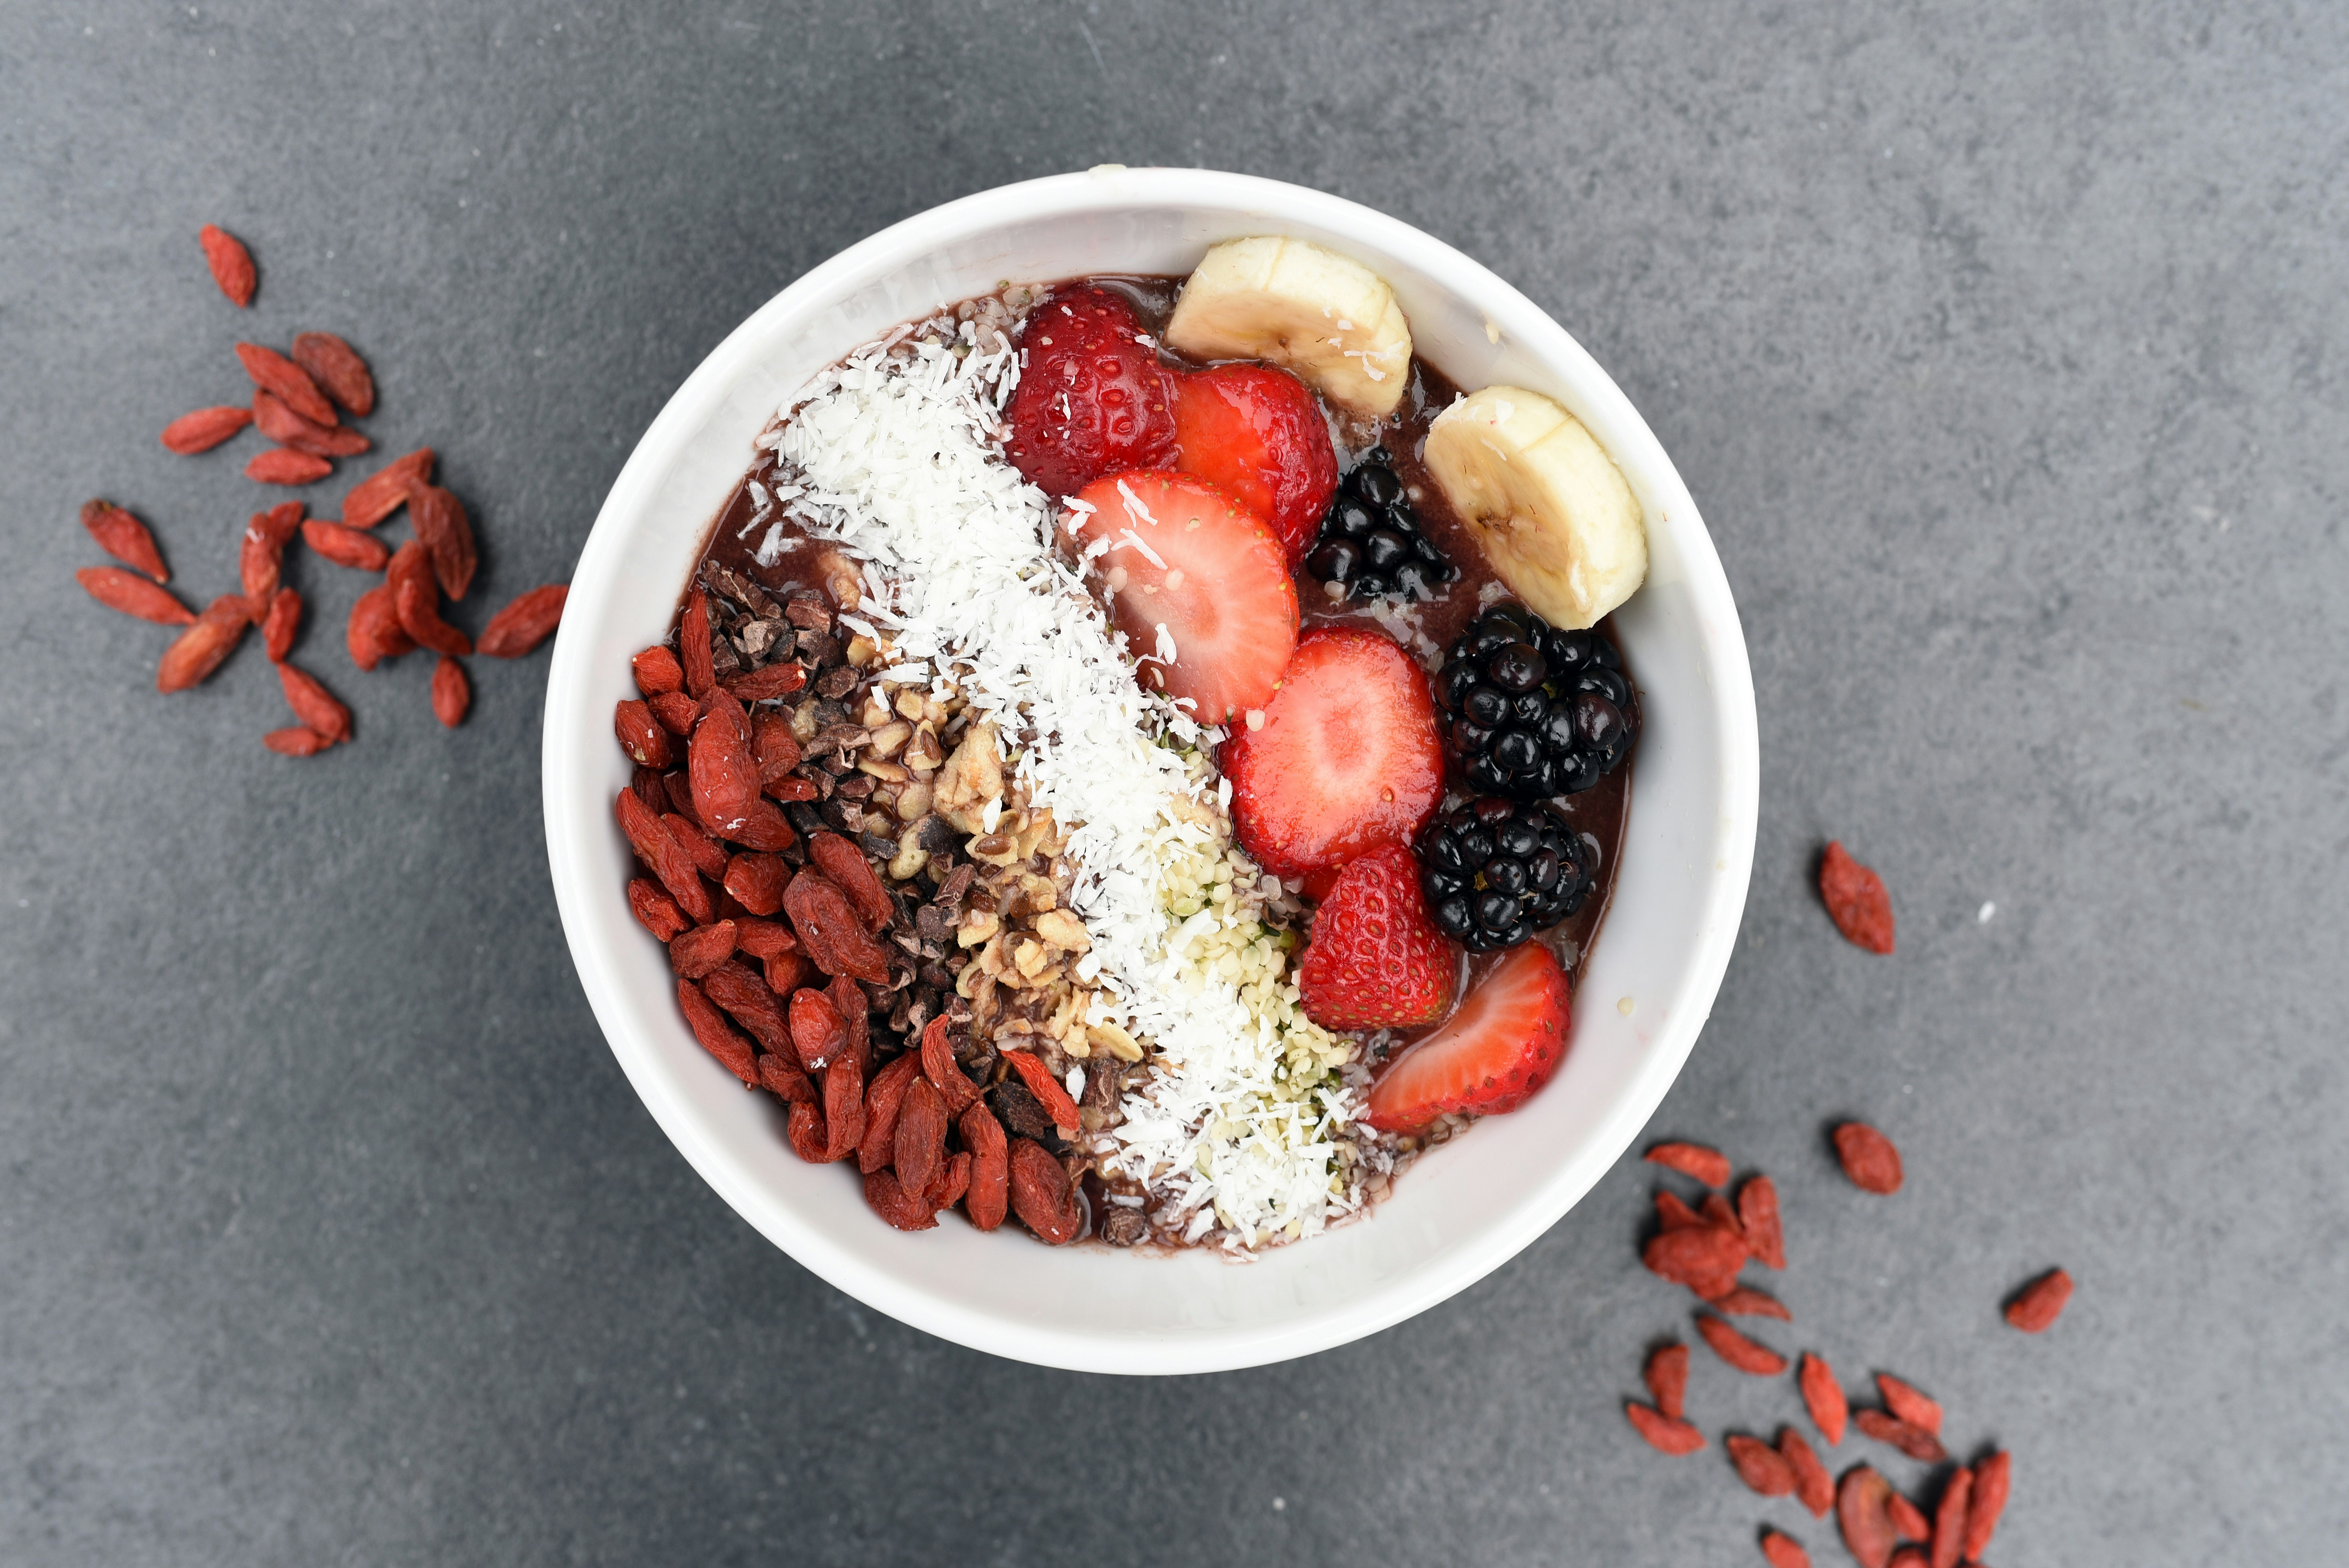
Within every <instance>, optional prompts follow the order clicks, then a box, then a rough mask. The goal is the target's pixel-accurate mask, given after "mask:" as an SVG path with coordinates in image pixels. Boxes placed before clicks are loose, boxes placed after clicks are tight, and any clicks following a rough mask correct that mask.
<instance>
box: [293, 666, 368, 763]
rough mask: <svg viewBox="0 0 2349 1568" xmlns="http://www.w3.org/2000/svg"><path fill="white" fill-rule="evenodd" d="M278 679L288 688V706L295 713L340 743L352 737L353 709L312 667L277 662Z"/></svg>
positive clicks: (322, 733)
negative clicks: (318, 677)
mask: <svg viewBox="0 0 2349 1568" xmlns="http://www.w3.org/2000/svg"><path fill="white" fill-rule="evenodd" d="M277 683H278V685H279V686H282V687H283V688H284V689H285V706H286V707H290V708H292V709H293V710H294V717H296V718H298V719H300V720H301V721H302V722H303V723H304V724H305V725H307V726H309V727H311V728H312V729H315V730H316V731H317V732H318V733H319V734H321V735H323V736H325V737H326V738H327V739H328V740H331V741H334V742H336V744H337V745H339V744H340V743H342V742H343V741H346V740H348V739H349V738H351V710H350V709H349V708H347V707H344V706H343V705H342V704H341V703H340V702H338V701H336V698H335V694H334V693H332V692H330V691H328V690H327V689H326V687H325V686H321V685H319V684H318V680H317V677H316V676H313V675H311V674H310V673H309V672H308V671H306V670H303V669H300V668H297V667H296V666H295V665H289V664H280V665H278V666H277Z"/></svg>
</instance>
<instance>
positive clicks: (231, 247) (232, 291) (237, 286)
mask: <svg viewBox="0 0 2349 1568" xmlns="http://www.w3.org/2000/svg"><path fill="white" fill-rule="evenodd" d="M196 243H198V244H199V245H202V247H203V248H204V265H205V266H206V267H207V268H209V269H211V272H212V282H213V283H215V284H219V285H220V292H221V293H222V294H226V295H227V296H228V297H229V303H230V304H233V305H235V306H236V307H237V309H239V310H243V308H244V307H245V306H247V305H249V304H252V303H253V291H254V287H255V286H257V285H258V284H259V283H260V282H261V275H260V273H257V272H255V271H254V265H253V253H252V252H251V251H248V250H246V249H245V248H244V242H243V241H242V240H239V239H238V238H237V237H236V236H235V235H233V234H232V233H230V232H228V231H227V230H225V229H222V228H220V227H218V226H217V225H215V224H212V223H207V224H205V225H204V226H203V227H202V228H201V229H199V230H197V231H196Z"/></svg>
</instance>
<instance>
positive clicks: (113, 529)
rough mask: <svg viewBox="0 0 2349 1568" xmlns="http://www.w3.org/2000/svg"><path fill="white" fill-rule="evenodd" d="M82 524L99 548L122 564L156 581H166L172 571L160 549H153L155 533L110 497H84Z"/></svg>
mask: <svg viewBox="0 0 2349 1568" xmlns="http://www.w3.org/2000/svg"><path fill="white" fill-rule="evenodd" d="M81 525H82V527H84V528H86V529H88V531H89V536H90V538H92V539H94V540H96V541H97V542H98V548H99V549H100V550H103V551H105V552H107V553H108V554H109V555H111V556H113V557H114V559H116V560H117V561H119V562H122V564H124V565H125V566H129V567H133V568H136V569H137V570H138V571H140V572H143V573H146V574H147V575H148V576H150V577H151V578H153V579H154V580H155V581H156V582H158V583H169V582H170V581H171V571H170V570H169V569H168V568H167V567H165V566H164V564H163V552H161V551H160V550H158V549H156V548H155V536H154V534H153V533H151V532H150V531H148V527H147V525H146V524H145V523H143V522H141V521H139V520H138V519H137V518H136V517H134V516H132V515H131V514H130V513H129V511H125V510H123V509H122V508H121V507H119V506H117V505H115V504H114V503H113V502H112V501H110V500H86V501H84V502H82V503H81Z"/></svg>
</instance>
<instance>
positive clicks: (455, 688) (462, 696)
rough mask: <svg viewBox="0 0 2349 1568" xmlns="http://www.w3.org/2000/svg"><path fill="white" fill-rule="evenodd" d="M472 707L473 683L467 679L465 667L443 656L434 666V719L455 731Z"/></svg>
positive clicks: (434, 662)
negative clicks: (467, 710)
mask: <svg viewBox="0 0 2349 1568" xmlns="http://www.w3.org/2000/svg"><path fill="white" fill-rule="evenodd" d="M472 706H473V683H472V682H471V681H470V680H468V679H466V678H465V666H464V665H460V664H459V663H458V662H457V661H456V660H454V659H452V658H450V656H449V655H446V654H443V655H440V657H439V658H438V659H436V660H434V661H433V665H432V717H435V718H437V719H439V720H440V722H441V723H442V724H444V725H446V726H448V727H450V729H454V728H456V727H458V726H459V725H460V724H462V723H464V722H465V710H466V709H468V708H470V707H472Z"/></svg>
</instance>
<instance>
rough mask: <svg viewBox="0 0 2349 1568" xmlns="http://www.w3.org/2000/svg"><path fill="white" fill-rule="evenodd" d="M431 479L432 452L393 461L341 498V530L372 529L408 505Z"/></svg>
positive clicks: (418, 452) (418, 451)
mask: <svg viewBox="0 0 2349 1568" xmlns="http://www.w3.org/2000/svg"><path fill="white" fill-rule="evenodd" d="M431 478H432V449H431V448H429V447H419V448H417V449H416V450H414V451H412V452H409V454H408V455H407V456H405V457H401V458H395V459H392V460H391V461H390V462H388V463H386V464H385V465H384V466H383V467H381V468H379V469H377V470H376V471H375V472H373V473H371V474H369V475H368V476H367V478H365V479H363V480H360V481H359V482H358V483H357V484H355V485H353V486H352V487H351V489H350V493H349V494H348V495H346V496H345V497H343V526H344V527H346V528H373V527H374V526H375V525H376V524H377V523H379V522H381V521H383V520H384V519H385V518H387V517H389V516H390V515H391V514H392V513H393V512H395V511H398V510H399V509H400V508H401V507H402V506H405V505H406V504H407V503H408V497H409V493H410V492H411V491H413V490H415V489H416V488H417V487H418V486H419V485H421V484H426V483H429V481H430V480H431Z"/></svg>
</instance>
